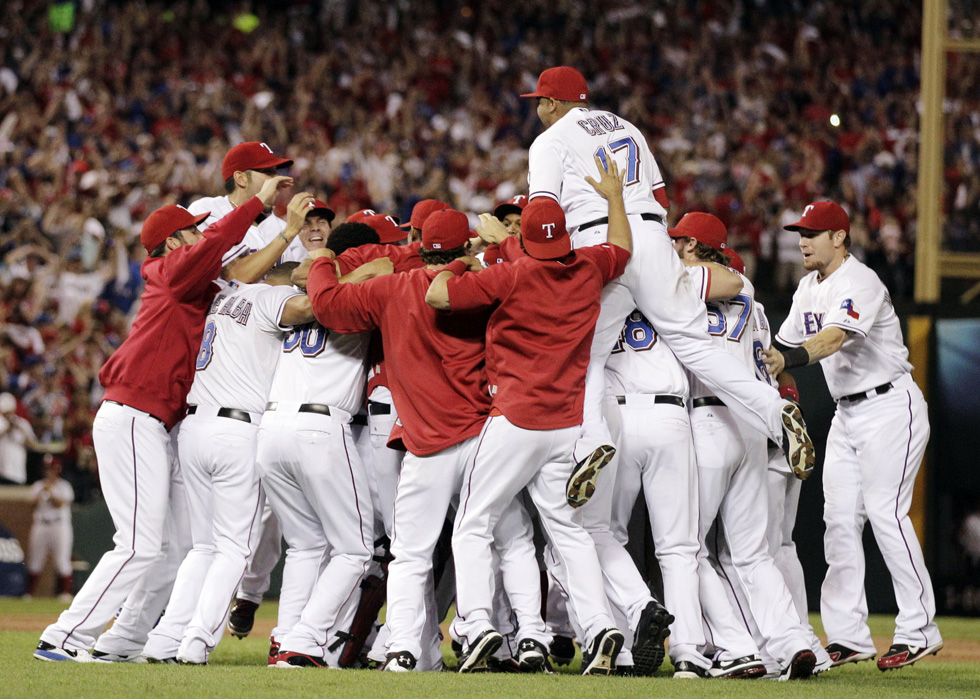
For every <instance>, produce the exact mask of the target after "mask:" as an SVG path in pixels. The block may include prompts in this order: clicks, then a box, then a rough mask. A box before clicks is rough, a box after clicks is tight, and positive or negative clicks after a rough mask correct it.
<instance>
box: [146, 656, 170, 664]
mask: <svg viewBox="0 0 980 699" xmlns="http://www.w3.org/2000/svg"><path fill="white" fill-rule="evenodd" d="M143 657H144V658H146V662H148V663H149V664H150V665H176V664H177V658H154V657H152V656H150V655H144V656H143Z"/></svg>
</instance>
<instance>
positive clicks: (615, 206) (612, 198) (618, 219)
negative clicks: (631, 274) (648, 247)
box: [585, 156, 633, 254]
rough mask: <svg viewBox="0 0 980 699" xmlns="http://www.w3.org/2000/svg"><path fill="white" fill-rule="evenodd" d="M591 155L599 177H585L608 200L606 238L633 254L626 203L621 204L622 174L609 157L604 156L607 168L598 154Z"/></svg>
mask: <svg viewBox="0 0 980 699" xmlns="http://www.w3.org/2000/svg"><path fill="white" fill-rule="evenodd" d="M592 157H593V158H594V159H595V165H596V168H598V170H599V179H598V180H594V179H592V178H591V177H589V176H588V175H586V177H585V179H586V181H587V182H588V183H589V184H590V185H592V188H593V189H595V191H597V192H598V193H599V194H600V196H602V198H603V199H605V200H606V201H608V202H609V231H608V233H607V237H606V239H607V240H608V241H609V242H610V243H612V244H613V245H616V246H618V247H621V248H623V249H624V250H626V251H627V252H628V253H630V254H633V232H632V230H631V229H630V222H629V219H627V218H626V205H625V204H623V174H622V173H621V172H620V171H619V166H618V165H617V164H616V161H615V160H613V159H612V158H611V157H607V158H606V162H608V163H609V168H608V169H607V168H606V167H605V166H604V165H603V164H602V161H601V160H600V159H599V157H598V156H592Z"/></svg>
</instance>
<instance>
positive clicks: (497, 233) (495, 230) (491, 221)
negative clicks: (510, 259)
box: [476, 214, 510, 244]
mask: <svg viewBox="0 0 980 699" xmlns="http://www.w3.org/2000/svg"><path fill="white" fill-rule="evenodd" d="M476 234H477V235H478V236H480V238H482V239H483V240H485V241H486V242H488V243H497V244H499V243H502V242H503V241H505V240H506V239H507V236H508V235H510V234H509V233H508V232H507V229H506V228H505V227H504V224H503V223H501V222H500V219H499V218H497V217H496V216H494V215H493V214H480V224H479V225H478V226H477V227H476Z"/></svg>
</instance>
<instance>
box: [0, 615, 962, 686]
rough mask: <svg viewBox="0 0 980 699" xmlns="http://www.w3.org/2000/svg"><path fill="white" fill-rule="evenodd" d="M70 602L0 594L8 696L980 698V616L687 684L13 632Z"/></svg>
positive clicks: (1, 680)
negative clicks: (360, 666) (840, 660)
mask: <svg viewBox="0 0 980 699" xmlns="http://www.w3.org/2000/svg"><path fill="white" fill-rule="evenodd" d="M63 607H64V605H63V604H61V603H59V602H56V601H53V600H34V601H27V602H25V601H22V600H9V599H7V600H0V697H11V698H14V697H29V698H30V699H48V698H49V697H66V696H80V697H92V696H99V697H105V698H106V699H115V698H116V697H127V698H132V697H138V696H140V695H156V696H187V697H203V698H205V699H223V698H225V697H228V698H234V699H241V698H243V697H288V698H289V699H300V698H302V697H334V696H342V697H345V699H346V698H348V697H349V698H351V699H356V698H359V697H382V696H383V697H386V698H395V697H407V696H411V697H427V698H429V697H431V698H432V699H443V698H446V699H457V698H458V697H461V696H465V697H474V698H476V697H487V698H488V699H501V698H502V697H533V698H534V699H544V698H545V697H560V698H561V699H571V698H573V697H616V698H619V697H624V698H625V697H650V696H670V697H672V698H673V697H678V698H681V699H683V698H685V697H770V696H772V697H776V696H778V697H811V698H814V699H824V698H826V699H849V698H851V697H860V699H876V698H878V697H902V698H903V699H920V698H921V699H952V698H953V697H980V663H978V662H964V661H960V662H954V661H951V660H953V659H954V658H955V659H960V658H971V657H972V658H977V657H978V648H980V620H971V619H957V618H944V619H940V620H939V626H940V629H941V630H942V632H943V636H944V637H945V639H946V643H947V648H946V650H944V651H943V652H942V653H940V654H939V656H938V657H936V658H929V659H926V660H923V661H920V662H919V663H918V664H916V665H915V666H914V667H912V668H906V669H903V670H898V671H893V672H889V673H882V672H879V671H878V670H877V669H876V668H875V667H874V665H873V664H871V663H863V664H862V665H850V666H847V667H844V668H839V669H836V670H833V671H831V672H828V673H826V674H824V675H822V676H820V677H818V678H815V679H813V680H811V681H808V682H792V683H787V682H771V681H765V680H757V681H753V682H745V681H741V682H740V681H737V680H701V681H687V682H683V681H680V680H677V681H675V680H672V679H671V678H670V674H669V667H668V666H667V665H665V667H664V668H663V669H661V672H660V676H658V677H653V678H619V677H608V678H606V677H580V676H577V675H575V674H574V670H569V669H568V668H562V669H561V671H560V672H559V673H558V674H556V675H551V676H544V675H535V676H530V675H496V674H495V675H457V674H455V673H452V672H444V673H415V674H412V675H410V676H404V675H391V674H388V673H380V672H370V671H357V670H348V671H338V670H314V669H302V670H278V669H269V668H267V667H265V665H264V662H265V654H266V652H267V650H268V644H267V641H266V639H265V638H261V637H259V638H247V639H245V640H243V641H239V640H236V639H234V638H229V637H226V638H225V639H224V640H223V641H222V642H221V645H219V646H218V648H217V649H216V650H215V651H214V653H213V654H212V655H211V660H210V662H211V664H210V666H209V667H181V666H160V665H132V664H113V665H79V664H76V663H41V662H38V661H36V660H33V659H32V658H31V651H32V650H33V648H34V646H35V644H36V643H37V638H38V635H39V634H40V632H41V630H42V628H41V626H42V625H43V623H41V624H40V625H39V626H38V628H37V629H36V630H5V629H14V628H16V629H21V628H25V626H27V625H29V624H31V623H32V621H33V620H36V619H40V618H42V617H48V618H53V616H54V615H55V614H57V613H58V612H59V611H60V610H61V609H62V608H63ZM275 608H276V607H275V604H272V603H267V604H264V605H263V606H262V607H261V608H260V610H259V615H258V616H259V617H262V618H266V619H271V618H273V617H274V615H275ZM812 621H813V622H814V624H815V626H816V625H817V624H819V618H817V617H816V616H814V617H813V619H812ZM892 624H893V621H892V619H890V618H887V617H874V618H873V619H872V623H871V626H872V632H873V633H874V634H875V636H876V637H885V638H887V637H888V636H889V634H890V633H891V627H892ZM819 630H820V629H819V628H818V632H819ZM882 644H884V645H887V641H883V642H882V643H879V650H882ZM947 651H950V652H947ZM444 652H445V653H446V661H447V663H455V658H454V657H453V655H452V652H451V651H450V650H449V645H448V643H447V644H446V645H445V647H444ZM971 654H972V655H971ZM944 655H945V657H944ZM577 664H578V661H576V662H575V663H573V668H574V667H575V666H577Z"/></svg>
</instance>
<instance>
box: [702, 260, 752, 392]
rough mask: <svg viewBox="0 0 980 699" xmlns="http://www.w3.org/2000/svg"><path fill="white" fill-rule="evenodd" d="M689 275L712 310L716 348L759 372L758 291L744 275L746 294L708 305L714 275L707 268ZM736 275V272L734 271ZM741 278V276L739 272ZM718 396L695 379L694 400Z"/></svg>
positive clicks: (710, 319)
mask: <svg viewBox="0 0 980 699" xmlns="http://www.w3.org/2000/svg"><path fill="white" fill-rule="evenodd" d="M686 271H687V273H688V275H689V276H690V277H691V279H692V281H693V286H694V289H695V290H696V291H697V292H698V295H699V296H700V298H701V300H703V301H705V307H706V308H707V310H708V334H709V335H710V336H711V338H712V340H713V341H714V343H715V345H716V346H718V347H721V348H723V349H724V350H725V351H726V352H728V353H729V354H732V355H734V356H735V357H737V358H738V359H739V360H740V361H741V362H742V363H743V364H745V366H747V367H750V368H753V367H754V371H756V372H757V371H758V364H757V360H756V354H755V351H754V347H753V342H754V339H755V334H756V332H757V323H758V320H757V317H756V313H755V312H754V311H755V288H754V287H753V286H752V282H750V281H749V280H748V279H747V278H745V277H744V276H743V275H741V274H739V276H740V277H741V278H742V290H741V291H740V292H739V293H738V294H737V295H736V296H733V297H732V298H731V299H729V300H727V301H706V299H707V296H708V292H709V289H710V278H711V275H710V272H709V269H708V268H707V267H703V266H700V265H698V266H694V267H687V268H686ZM732 271H734V270H732ZM735 274H738V272H735ZM712 395H714V393H713V392H712V391H711V389H709V388H708V387H707V386H706V385H704V384H703V383H702V382H701V381H700V380H699V379H698V378H697V377H695V376H691V396H693V397H694V398H700V397H702V396H712Z"/></svg>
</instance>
